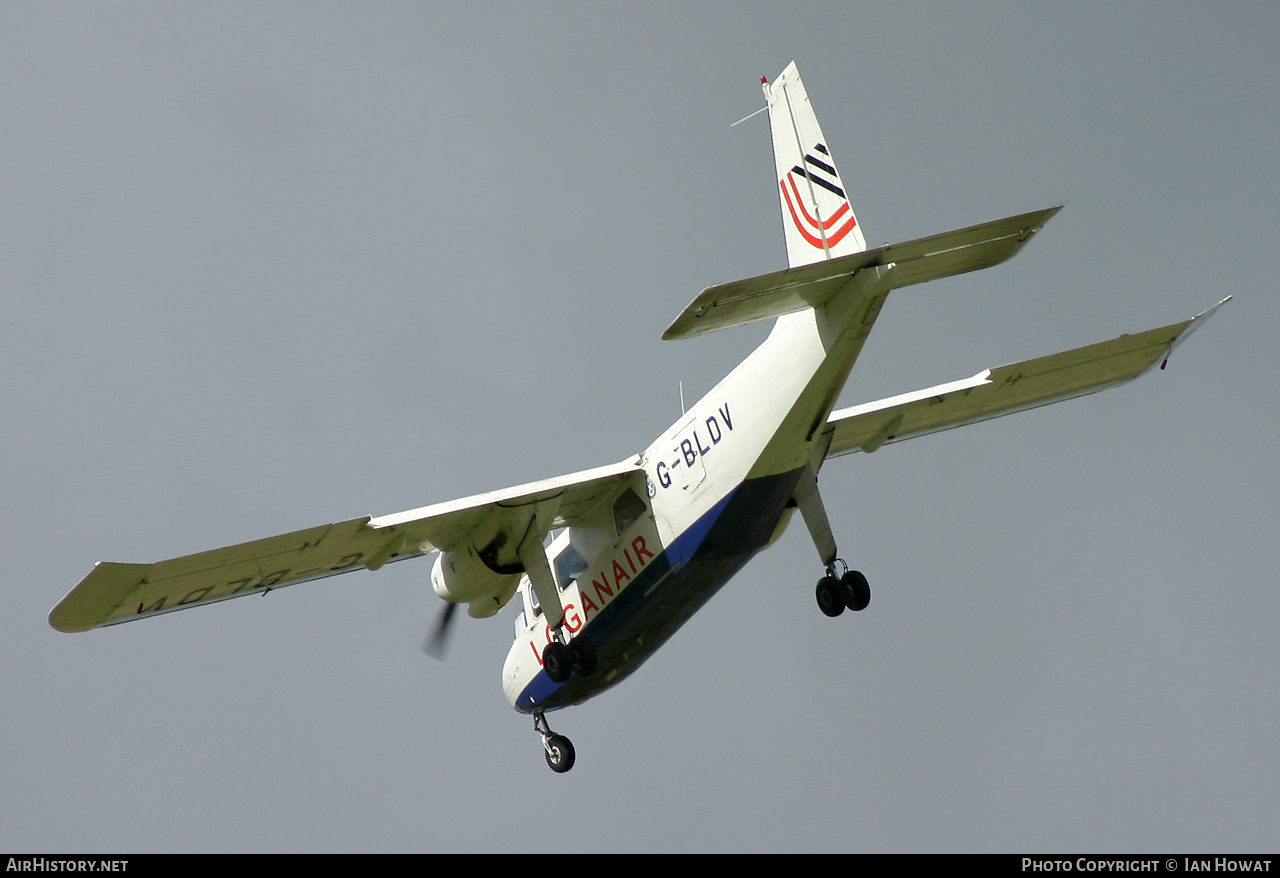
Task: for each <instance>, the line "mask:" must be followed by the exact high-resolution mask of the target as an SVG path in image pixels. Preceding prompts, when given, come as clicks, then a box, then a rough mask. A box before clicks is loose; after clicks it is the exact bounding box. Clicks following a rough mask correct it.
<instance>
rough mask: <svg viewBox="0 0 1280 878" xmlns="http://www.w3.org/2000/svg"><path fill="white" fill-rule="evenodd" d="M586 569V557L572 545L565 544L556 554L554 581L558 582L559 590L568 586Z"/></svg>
mask: <svg viewBox="0 0 1280 878" xmlns="http://www.w3.org/2000/svg"><path fill="white" fill-rule="evenodd" d="M586 569H587V559H586V558H584V557H582V553H581V552H579V551H578V550H577V549H575V548H574V547H573V546H572V545H569V546H567V547H566V548H565V550H564V551H563V552H561V553H560V554H559V555H557V556H556V582H558V583H559V584H560V590H561V591H564V590H565V589H566V588H568V587H569V584H570V583H572V582H573V581H574V580H575V579H577V578H578V576H580V575H581V574H582V571H584V570H586Z"/></svg>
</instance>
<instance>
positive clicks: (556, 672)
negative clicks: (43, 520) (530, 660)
mask: <svg viewBox="0 0 1280 878" xmlns="http://www.w3.org/2000/svg"><path fill="white" fill-rule="evenodd" d="M542 669H543V670H544V671H546V672H547V676H548V677H550V678H551V682H552V683H563V682H564V681H565V680H567V679H569V678H570V677H571V676H573V675H574V674H577V675H578V676H579V677H590V676H591V675H592V674H594V673H595V670H596V648H595V646H593V645H592V643H591V641H590V640H587V638H585V637H575V638H574V639H573V640H570V641H569V644H568V646H566V645H565V644H563V643H561V642H560V641H559V640H553V641H551V642H550V643H548V644H547V646H546V648H545V649H543V650H542Z"/></svg>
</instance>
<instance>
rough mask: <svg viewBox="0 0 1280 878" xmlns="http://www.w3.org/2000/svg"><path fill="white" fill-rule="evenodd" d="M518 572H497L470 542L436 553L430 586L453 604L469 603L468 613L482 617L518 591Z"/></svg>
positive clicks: (496, 609) (499, 608)
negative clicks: (482, 558) (485, 561)
mask: <svg viewBox="0 0 1280 878" xmlns="http://www.w3.org/2000/svg"><path fill="white" fill-rule="evenodd" d="M519 583H520V574H519V573H498V572H496V571H495V570H493V569H492V568H491V567H490V566H489V565H488V564H486V563H484V561H483V560H481V558H480V555H479V554H478V553H477V552H476V550H475V547H474V546H472V545H471V544H470V543H467V544H466V545H465V546H462V547H459V548H457V549H454V550H452V551H449V552H441V553H440V554H439V555H437V556H436V563H435V564H434V566H432V568H431V588H432V589H433V590H434V591H435V593H436V594H437V595H439V596H440V597H441V598H443V599H444V600H446V601H449V602H450V603H454V604H466V605H467V614H468V615H469V616H471V617H472V618H473V619H483V618H485V617H487V616H492V615H493V614H494V613H496V612H498V611H499V610H501V609H502V608H503V607H505V606H506V605H507V602H508V601H510V600H511V597H512V595H514V594H515V593H516V586H517V585H519Z"/></svg>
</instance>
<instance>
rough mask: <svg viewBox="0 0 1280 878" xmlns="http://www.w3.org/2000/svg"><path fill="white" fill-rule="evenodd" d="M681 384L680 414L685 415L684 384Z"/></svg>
mask: <svg viewBox="0 0 1280 878" xmlns="http://www.w3.org/2000/svg"><path fill="white" fill-rule="evenodd" d="M679 383H680V414H682V415H683V414H684V382H683V381H681V382H679Z"/></svg>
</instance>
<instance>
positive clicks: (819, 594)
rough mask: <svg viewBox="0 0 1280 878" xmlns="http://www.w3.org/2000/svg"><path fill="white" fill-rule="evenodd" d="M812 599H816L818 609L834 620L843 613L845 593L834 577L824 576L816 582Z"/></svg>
mask: <svg viewBox="0 0 1280 878" xmlns="http://www.w3.org/2000/svg"><path fill="white" fill-rule="evenodd" d="M814 597H816V598H817V599H818V609H819V610H822V612H823V613H825V614H826V615H828V616H831V617H832V618H835V617H836V616H839V615H840V614H841V613H843V612H844V607H845V593H844V588H843V587H842V586H841V584H840V580H838V579H836V578H835V577H834V576H824V577H822V578H821V579H819V580H818V587H817V588H816V589H814Z"/></svg>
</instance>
